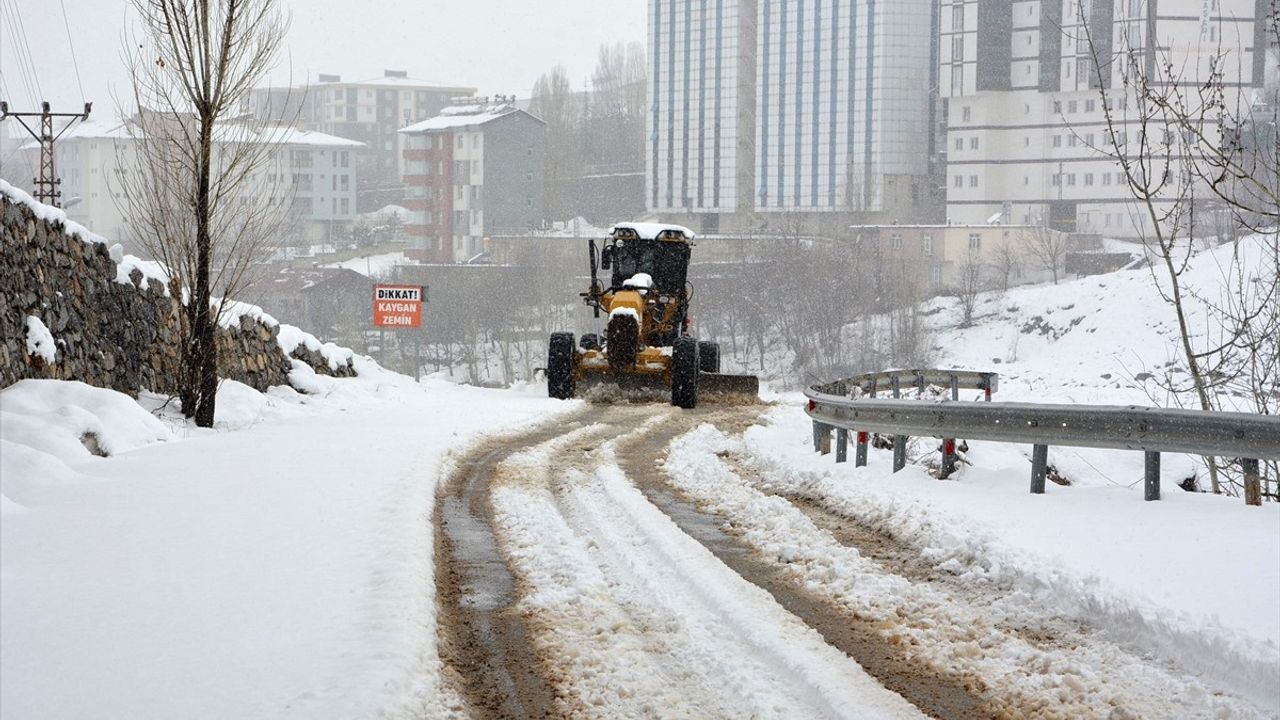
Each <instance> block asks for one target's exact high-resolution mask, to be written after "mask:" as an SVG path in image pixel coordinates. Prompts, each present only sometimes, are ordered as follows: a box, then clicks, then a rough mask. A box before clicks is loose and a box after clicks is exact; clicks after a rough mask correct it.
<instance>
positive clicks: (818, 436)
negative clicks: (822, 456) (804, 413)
mask: <svg viewBox="0 0 1280 720" xmlns="http://www.w3.org/2000/svg"><path fill="white" fill-rule="evenodd" d="M821 428H822V423H820V422H818V421H817V420H814V421H813V451H814V452H821V451H822V430H821Z"/></svg>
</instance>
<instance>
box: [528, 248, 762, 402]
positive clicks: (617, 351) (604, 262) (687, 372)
mask: <svg viewBox="0 0 1280 720" xmlns="http://www.w3.org/2000/svg"><path fill="white" fill-rule="evenodd" d="M692 248H693V233H692V232H690V231H689V230H688V229H686V228H683V227H680V226H678V225H659V224H653V223H623V224H619V225H615V226H614V227H613V228H612V229H611V230H610V231H609V237H608V238H607V239H605V240H604V242H603V245H602V246H597V244H596V241H595V240H591V241H589V243H588V254H589V264H590V269H591V286H590V287H589V288H588V289H587V291H586V292H584V293H582V294H581V295H582V298H583V300H584V302H586V304H587V305H589V306H590V307H591V308H592V310H593V311H594V315H595V317H596V318H602V317H603V318H605V327H604V332H603V333H602V334H600V333H588V334H585V335H583V336H582V338H581V341H580V342H579V343H578V344H575V343H574V336H573V333H566V332H557V333H552V334H551V343H550V348H549V352H548V358H547V392H548V394H549V395H550V396H551V397H554V398H562V399H563V398H572V397H575V395H577V394H578V392H579V389H580V388H588V387H593V386H597V385H609V386H614V387H617V388H619V389H621V390H622V391H624V392H630V391H641V392H643V391H650V392H652V391H655V390H669V391H670V396H671V404H672V405H675V406H677V407H681V408H693V407H695V406H696V405H697V404H698V401H699V397H700V396H701V397H705V398H712V399H716V400H721V399H732V400H736V401H739V402H743V401H754V400H755V399H756V398H757V397H758V395H759V389H760V381H759V379H757V378H756V377H754V376H747V375H722V374H720V346H719V345H718V344H717V343H715V342H711V341H698V340H697V339H696V338H694V337H693V336H692V335H690V334H689V330H690V322H689V317H690V316H689V306H690V301H691V300H692V299H693V292H692V285H691V284H690V283H689V280H688V272H689V259H690V256H691V254H692ZM601 270H604V271H607V272H608V284H607V285H606V284H605V283H604V282H603V281H602V280H601V279H600V271H601Z"/></svg>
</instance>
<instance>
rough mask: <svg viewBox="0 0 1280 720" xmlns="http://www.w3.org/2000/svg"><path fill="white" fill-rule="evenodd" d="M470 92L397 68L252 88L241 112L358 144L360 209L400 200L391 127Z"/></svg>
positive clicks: (399, 157)
mask: <svg viewBox="0 0 1280 720" xmlns="http://www.w3.org/2000/svg"><path fill="white" fill-rule="evenodd" d="M475 92H476V89H475V88H473V87H465V86H461V85H454V84H449V83H440V82H435V81H431V80H422V79H419V78H412V77H409V74H408V73H407V72H405V71H402V70H385V71H383V74H382V76H381V77H375V78H369V79H366V80H357V81H354V82H352V81H344V80H343V79H342V77H341V76H340V75H325V74H321V75H318V76H317V79H316V82H314V83H307V84H304V85H300V86H296V87H265V88H257V89H255V90H253V92H252V93H251V94H250V97H249V99H248V100H247V101H246V105H245V107H244V110H245V111H247V112H253V113H254V114H255V115H257V116H259V117H270V118H274V119H277V120H279V121H281V122H283V123H285V124H290V125H293V126H295V127H298V128H301V129H304V130H312V131H318V132H322V133H326V134H330V135H335V136H338V137H342V138H347V139H349V140H356V141H358V142H361V143H364V145H365V147H366V151H365V152H364V153H363V154H362V156H361V161H360V168H359V170H360V172H359V176H360V187H359V188H358V203H357V204H358V205H359V209H360V212H369V211H373V210H377V209H379V208H381V207H383V206H385V205H386V204H388V203H393V202H399V201H400V199H401V187H400V180H401V178H402V177H403V176H404V165H403V158H404V145H403V141H404V137H403V136H402V135H400V134H399V133H398V132H397V131H398V130H399V129H400V128H402V127H405V126H407V125H410V124H412V123H415V122H418V121H421V120H425V119H427V118H430V117H434V116H435V115H436V114H438V113H439V112H440V110H441V109H442V108H444V107H446V106H448V105H451V104H452V103H453V101H454V99H455V98H459V97H469V96H472V95H474V94H475Z"/></svg>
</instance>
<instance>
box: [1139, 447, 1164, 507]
mask: <svg viewBox="0 0 1280 720" xmlns="http://www.w3.org/2000/svg"><path fill="white" fill-rule="evenodd" d="M1146 456H1147V462H1146V469H1145V472H1144V473H1143V483H1142V486H1143V488H1144V489H1145V492H1144V496H1143V499H1144V500H1159V499H1160V453H1158V452H1148V453H1146Z"/></svg>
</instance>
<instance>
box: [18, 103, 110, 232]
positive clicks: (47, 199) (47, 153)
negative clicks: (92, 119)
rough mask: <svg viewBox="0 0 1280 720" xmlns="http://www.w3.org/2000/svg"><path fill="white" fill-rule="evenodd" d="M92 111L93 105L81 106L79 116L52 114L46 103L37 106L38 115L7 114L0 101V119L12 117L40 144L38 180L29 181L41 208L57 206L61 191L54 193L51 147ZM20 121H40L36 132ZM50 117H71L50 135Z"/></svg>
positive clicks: (55, 180)
mask: <svg viewBox="0 0 1280 720" xmlns="http://www.w3.org/2000/svg"><path fill="white" fill-rule="evenodd" d="M92 108H93V103H88V102H87V103H85V104H84V112H83V113H55V112H50V111H49V103H48V102H47V101H46V102H42V103H40V112H9V103H7V102H4V101H0V120H7V119H8V118H14V119H15V120H17V121H18V123H19V124H21V125H22V127H23V128H24V129H25V130H26V131H27V133H28V134H30V135H31V137H33V138H35V139H36V141H37V142H39V143H40V177H37V178H35V179H34V180H33V182H34V183H35V187H36V192H35V196H36V200H38V201H40V202H42V203H44V204H45V205H52V206H54V207H60V203H59V198H61V197H62V192H61V191H60V190H58V186H59V185H61V184H62V179H61V178H59V177H58V176H57V175H56V174H55V173H54V168H53V144H54V142H56V141H57V140H58V138H60V137H62V135H63V133H65V132H66V131H67V130H69V129H71V126H72V125H74V124H75V122H76V120H88V119H89V110H90V109H92ZM23 118H40V132H38V133H37V132H36V131H35V130H32V129H31V126H30V125H28V124H27V122H26V120H23ZM54 118H71V120H70V122H68V123H67V124H66V125H64V126H63V127H62V129H61V130H59V131H58V134H57V135H55V134H54V133H53V119H54Z"/></svg>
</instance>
